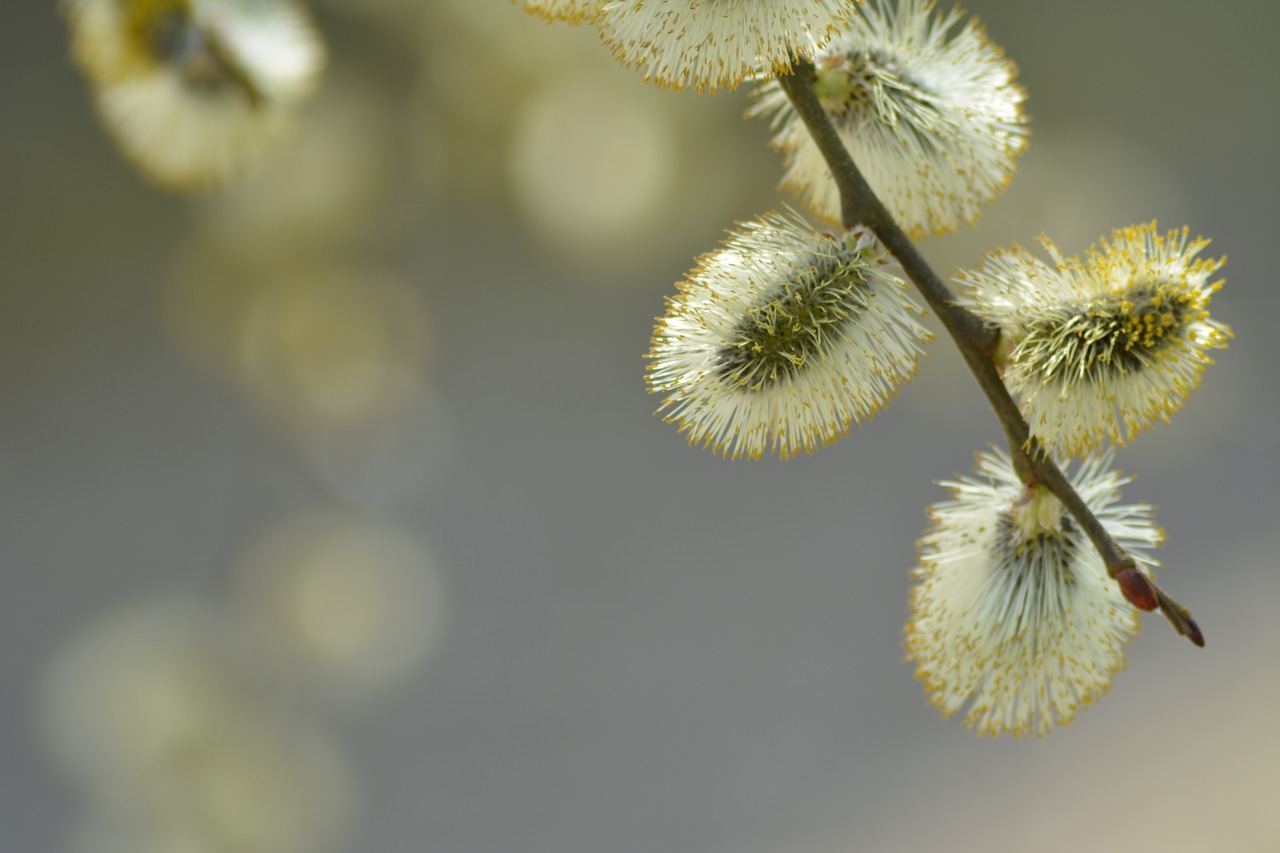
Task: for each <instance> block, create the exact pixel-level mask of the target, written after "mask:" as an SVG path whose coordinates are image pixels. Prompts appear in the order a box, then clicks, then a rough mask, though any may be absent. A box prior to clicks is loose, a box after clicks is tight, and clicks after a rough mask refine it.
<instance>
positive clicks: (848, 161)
mask: <svg viewBox="0 0 1280 853" xmlns="http://www.w3.org/2000/svg"><path fill="white" fill-rule="evenodd" d="M814 80H815V73H814V68H813V64H812V63H811V62H809V61H807V60H802V61H799V62H797V63H796V65H795V67H794V68H793V69H792V70H791V72H790V73H786V74H779V75H778V83H779V84H780V85H781V86H782V90H783V91H784V92H786V94H787V97H788V98H790V100H791V104H792V105H793V106H794V107H795V109H796V112H797V113H798V114H799V116H800V118H801V119H802V120H803V121H804V123H805V126H806V127H807V128H808V129H809V133H810V135H812V137H813V140H814V142H815V143H816V144H817V146H818V148H819V150H820V151H821V152H822V156H823V157H824V158H825V159H826V161H827V167H828V168H829V169H830V170H831V174H832V175H833V176H834V178H835V181H836V185H837V186H838V187H839V189H840V216H841V220H842V221H843V224H844V227H846V228H854V227H857V226H860V225H864V226H866V227H868V228H870V229H871V231H872V232H873V233H874V234H875V235H876V237H877V238H879V240H880V242H881V243H883V244H884V247H885V248H886V249H888V250H889V253H890V254H892V255H893V256H894V257H895V258H896V259H897V261H898V263H899V264H900V265H901V266H902V269H903V270H904V271H905V272H906V273H907V276H908V278H910V279H911V281H912V283H913V284H915V286H916V288H917V289H918V290H919V291H920V294H921V295H922V296H923V297H924V299H925V301H926V302H927V303H929V307H930V308H932V309H933V313H934V314H936V315H937V317H938V319H939V320H940V321H941V322H942V325H943V327H944V328H946V330H947V333H948V334H949V335H950V336H951V339H952V340H953V341H954V342H955V345H956V348H957V349H959V350H960V354H961V356H963V357H964V360H965V364H967V365H968V367H969V372H970V373H972V374H973V377H974V379H976V380H977V382H978V386H979V387H980V388H981V389H982V392H983V393H984V394H986V396H987V400H988V401H989V402H990V403H991V408H992V409H994V410H995V413H996V417H997V418H999V420H1000V425H1001V426H1002V427H1004V434H1005V438H1006V440H1007V441H1008V443H1009V452H1010V454H1011V455H1012V457H1013V463H1014V468H1015V469H1016V470H1017V472H1018V476H1019V477H1021V478H1022V481H1023V482H1024V483H1026V484H1028V485H1034V484H1037V483H1039V484H1043V485H1044V486H1045V488H1047V489H1048V490H1049V491H1050V492H1052V493H1053V494H1054V495H1055V496H1056V497H1057V498H1058V500H1060V501H1062V504H1063V506H1065V507H1066V508H1067V510H1068V511H1069V512H1070V513H1071V515H1072V516H1073V517H1074V518H1075V520H1076V522H1077V523H1078V524H1079V525H1080V528H1081V529H1082V530H1084V531H1085V533H1086V534H1087V535H1088V537H1089V540H1090V541H1091V542H1092V543H1093V546H1094V547H1095V548H1097V549H1098V554H1099V555H1101V557H1102V560H1103V562H1104V563H1105V564H1106V567H1107V571H1108V572H1110V574H1111V576H1112V577H1113V578H1117V579H1118V580H1121V581H1123V580H1129V579H1134V575H1135V571H1134V570H1135V568H1136V564H1135V562H1134V559H1133V557H1131V556H1129V554H1128V553H1126V552H1125V550H1124V549H1123V548H1121V547H1120V545H1119V544H1118V543H1117V542H1116V540H1115V539H1114V538H1112V536H1111V534H1110V533H1108V532H1107V530H1106V528H1104V527H1103V526H1102V523H1101V522H1100V521H1098V518H1097V516H1095V515H1094V514H1093V513H1092V512H1091V511H1090V510H1089V507H1088V506H1087V505H1086V504H1085V502H1084V500H1083V499H1082V498H1081V497H1080V495H1079V494H1077V493H1076V490H1075V489H1074V488H1073V487H1072V486H1071V482H1070V481H1069V480H1068V479H1067V478H1066V476H1065V475H1064V474H1063V473H1062V470H1061V469H1060V468H1059V467H1058V466H1057V464H1055V463H1054V461H1053V459H1052V458H1051V457H1050V456H1049V454H1047V453H1045V452H1044V451H1043V450H1042V449H1041V448H1040V446H1039V444H1038V442H1037V441H1036V439H1035V437H1034V436H1033V435H1032V434H1031V428H1030V427H1029V426H1028V425H1027V422H1026V419H1024V418H1023V417H1022V413H1021V412H1020V411H1019V410H1018V406H1017V404H1016V403H1014V401H1013V398H1012V397H1011V396H1009V390H1008V389H1007V388H1006V387H1005V384H1004V381H1003V380H1002V379H1001V378H1000V374H999V372H998V371H997V370H996V366H995V362H994V360H993V359H992V352H993V350H994V349H995V346H996V344H997V342H998V339H999V332H998V331H997V330H995V329H993V328H992V327H991V326H989V325H988V324H987V323H986V322H984V321H983V320H982V318H981V317H978V316H977V315H976V314H974V313H973V312H971V311H969V310H967V309H965V308H963V307H961V306H959V305H956V304H955V297H954V296H953V295H952V293H951V290H950V289H949V288H948V287H947V285H946V283H944V282H943V281H942V279H940V278H939V277H938V275H937V273H935V272H934V271H933V269H932V268H931V267H930V266H929V264H928V263H927V262H926V261H925V259H924V257H923V256H922V255H921V254H920V251H919V250H918V249H917V248H916V246H915V244H914V243H912V242H911V239H910V238H909V237H907V235H906V234H905V233H904V232H903V230H902V229H901V228H899V227H898V225H897V223H896V222H894V221H893V217H892V216H890V215H889V211H888V210H886V209H885V206H884V205H883V204H882V203H881V202H880V199H879V198H877V197H876V194H875V192H873V191H872V189H871V186H870V185H869V184H868V183H867V181H866V179H865V178H863V176H862V173H861V172H860V171H859V170H858V167H857V165H856V164H855V163H854V162H853V158H852V157H851V156H850V155H849V152H848V150H847V149H846V148H845V147H844V144H843V143H842V142H841V141H840V136H839V135H838V134H837V133H836V129H835V127H834V126H832V124H831V121H830V119H828V118H827V113H826V111H825V110H824V109H823V108H822V104H821V103H820V102H819V101H818V96H817V94H815V92H814V89H813V83H814ZM1138 582H1140V581H1138ZM1150 586H1151V587H1152V591H1153V592H1154V594H1155V599H1156V602H1155V603H1156V604H1158V606H1159V607H1160V609H1161V611H1163V613H1164V615H1165V616H1166V617H1167V618H1168V620H1169V622H1170V623H1172V624H1173V627H1174V629H1175V630H1176V631H1177V632H1178V633H1179V634H1182V635H1183V636H1185V637H1187V638H1189V639H1190V640H1191V642H1193V643H1195V644H1196V645H1197V646H1203V645H1204V635H1203V634H1201V633H1200V628H1199V626H1197V625H1196V623H1195V621H1194V620H1193V619H1192V618H1191V611H1189V610H1188V609H1187V608H1185V607H1183V606H1182V605H1181V604H1178V603H1177V602H1176V601H1174V600H1173V599H1172V598H1170V597H1169V596H1168V595H1166V594H1165V593H1164V591H1163V590H1161V589H1160V588H1159V587H1157V586H1155V583H1154V582H1151V583H1150ZM1122 589H1124V590H1125V592H1126V598H1130V600H1133V598H1132V597H1131V595H1130V593H1131V589H1130V588H1129V587H1127V586H1126V584H1124V583H1122ZM1147 609H1150V607H1148V608H1147Z"/></svg>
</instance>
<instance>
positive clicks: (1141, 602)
mask: <svg viewBox="0 0 1280 853" xmlns="http://www.w3.org/2000/svg"><path fill="white" fill-rule="evenodd" d="M1116 582H1117V583H1119V584H1120V591H1121V592H1123V593H1124V597H1125V598H1126V599H1128V601H1129V603H1130V604H1132V605H1133V606H1134V607H1136V608H1138V609H1139V610H1146V611H1152V610H1155V609H1156V608H1157V607H1158V606H1159V601H1158V600H1157V598H1156V588H1155V587H1154V586H1152V585H1151V581H1149V580H1147V576H1146V575H1144V574H1143V573H1142V572H1140V571H1138V570H1137V569H1135V568H1132V567H1130V568H1124V569H1121V570H1120V571H1118V572H1116ZM1192 624H1193V625H1194V624H1195V623H1194V622H1193V623H1192ZM1196 633H1197V634H1199V629H1196ZM1195 641H1196V638H1195V637H1194V636H1193V637H1192V638H1191V642H1193V643H1194V642H1195ZM1197 645H1203V638H1202V639H1201V642H1200V643H1198V644H1197Z"/></svg>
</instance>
